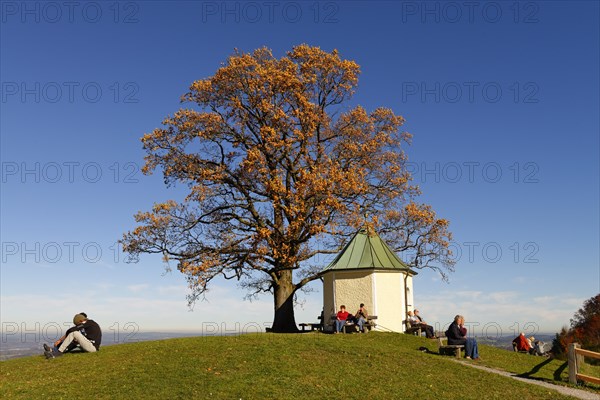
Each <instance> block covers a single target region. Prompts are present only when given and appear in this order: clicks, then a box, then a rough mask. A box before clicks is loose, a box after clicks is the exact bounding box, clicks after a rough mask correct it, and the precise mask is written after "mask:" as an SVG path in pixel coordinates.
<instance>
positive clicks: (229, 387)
mask: <svg viewBox="0 0 600 400" xmlns="http://www.w3.org/2000/svg"><path fill="white" fill-rule="evenodd" d="M423 347H426V348H428V349H429V351H428V352H424V351H419V348H423ZM480 352H481V357H482V359H483V361H481V362H479V364H480V365H486V366H491V367H494V368H496V369H503V370H506V371H510V372H515V373H520V374H528V376H529V377H530V378H532V379H538V380H545V381H549V382H553V383H560V384H562V385H566V381H567V375H566V374H567V368H565V367H564V365H563V364H564V362H562V361H558V360H549V359H546V358H543V357H534V356H528V355H523V354H515V353H512V352H508V351H505V350H501V349H496V348H493V347H490V346H481V351H480ZM0 369H1V371H0V396H1V397H2V398H3V399H31V398H52V399H61V398H62V399H70V398H77V397H80V396H82V395H88V394H89V395H93V397H94V398H97V399H112V398H122V397H124V396H127V397H128V398H153V399H177V398H194V399H196V398H197V399H290V398H297V397H303V398H311V399H312V398H314V399H317V398H328V397H343V398H349V399H358V398H373V399H393V398H403V399H424V398H444V399H459V398H460V399H481V398H486V399H503V400H505V399H520V400H525V399H563V398H565V399H566V398H569V397H566V396H563V395H561V394H559V393H558V392H556V391H554V390H550V389H545V388H541V387H538V386H534V385H529V384H527V383H522V382H517V381H514V380H512V379H510V378H506V377H502V376H499V375H496V374H492V373H488V372H485V371H480V370H477V369H474V368H470V367H469V366H465V365H461V364H460V363H457V362H456V361H455V359H454V358H453V357H447V356H440V355H438V354H437V348H436V343H435V341H432V340H428V339H424V338H418V337H414V336H410V335H404V334H392V333H379V332H372V333H369V334H365V335H359V334H353V335H325V334H321V333H316V332H313V333H307V334H247V335H239V336H229V337H224V336H221V337H192V338H177V339H168V340H159V341H151V342H139V343H130V344H122V345H116V346H108V347H103V348H102V349H101V351H100V352H98V353H94V354H68V355H64V356H62V357H59V358H56V359H53V360H46V359H44V357H43V356H42V355H40V356H32V357H25V358H20V359H14V360H8V361H4V362H2V363H1V364H0ZM598 372H599V370H593V371H591V372H590V371H588V373H592V374H595V375H598ZM587 390H590V391H597V390H598V388H593V387H588V388H587ZM598 393H600V392H598Z"/></svg>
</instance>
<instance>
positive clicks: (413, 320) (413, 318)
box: [408, 310, 437, 339]
mask: <svg viewBox="0 0 600 400" xmlns="http://www.w3.org/2000/svg"><path fill="white" fill-rule="evenodd" d="M408 323H409V324H410V327H411V328H420V329H422V330H424V331H425V336H427V338H428V339H437V336H435V333H433V326H431V325H428V324H427V322H425V320H423V318H421V316H420V315H419V310H415V311H414V312H413V311H409V312H408Z"/></svg>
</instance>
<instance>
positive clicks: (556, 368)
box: [428, 345, 600, 391]
mask: <svg viewBox="0 0 600 400" xmlns="http://www.w3.org/2000/svg"><path fill="white" fill-rule="evenodd" d="M428 347H429V348H430V349H431V350H434V349H435V346H431V345H430V346H428ZM481 347H482V348H483V349H484V350H483V352H484V353H485V355H483V354H482V355H481V358H482V361H481V362H480V363H479V364H481V365H484V366H486V367H490V368H494V369H498V370H502V371H507V372H512V373H514V374H517V375H519V376H522V377H524V378H529V379H535V380H541V381H546V382H550V383H554V384H562V385H568V382H569V367H568V365H567V362H566V361H562V360H555V359H551V358H546V357H536V356H531V355H529V354H525V353H515V352H513V351H507V350H503V349H499V348H497V347H492V346H481ZM480 353H481V351H480ZM580 372H581V373H584V374H587V375H591V376H600V366H593V365H590V364H584V365H583V366H581V368H580ZM583 386H585V387H584V389H590V390H591V391H596V390H600V387H599V386H597V385H593V384H587V383H586V384H585V385H583Z"/></svg>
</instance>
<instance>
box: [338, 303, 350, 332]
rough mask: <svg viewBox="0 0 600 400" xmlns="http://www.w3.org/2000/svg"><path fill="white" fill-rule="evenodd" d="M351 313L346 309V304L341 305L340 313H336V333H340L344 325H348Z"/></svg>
mask: <svg viewBox="0 0 600 400" xmlns="http://www.w3.org/2000/svg"><path fill="white" fill-rule="evenodd" d="M349 315H350V313H348V311H346V306H345V305H341V306H340V311H338V313H337V314H336V318H335V332H334V333H340V332H341V331H342V328H343V327H344V325H346V320H347V319H348V316H349Z"/></svg>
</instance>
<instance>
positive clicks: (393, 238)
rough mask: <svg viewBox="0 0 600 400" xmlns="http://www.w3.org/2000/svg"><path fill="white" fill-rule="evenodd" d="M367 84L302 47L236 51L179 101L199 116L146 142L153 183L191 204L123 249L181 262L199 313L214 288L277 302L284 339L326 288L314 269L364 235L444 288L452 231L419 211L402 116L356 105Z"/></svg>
mask: <svg viewBox="0 0 600 400" xmlns="http://www.w3.org/2000/svg"><path fill="white" fill-rule="evenodd" d="M358 75H359V66H358V65H357V64H356V63H355V62H353V61H349V60H344V59H342V58H340V56H339V54H338V52H337V51H333V52H326V51H323V50H321V49H319V48H316V47H310V46H307V45H300V46H297V47H294V48H293V49H292V50H291V51H290V52H288V53H287V55H286V56H284V57H281V58H276V57H274V56H273V54H272V52H271V51H270V50H268V49H266V48H261V49H258V50H256V51H254V52H253V53H241V52H236V53H235V54H233V55H232V56H231V57H229V59H228V60H227V62H226V63H225V64H224V65H223V66H221V68H219V69H218V70H217V71H216V73H215V74H214V76H212V77H209V78H206V79H202V80H199V81H196V82H194V83H193V84H192V85H191V87H190V91H189V93H187V94H185V95H184V96H183V98H182V101H184V102H187V103H191V104H194V105H195V106H194V107H193V108H185V109H180V110H179V111H177V112H176V113H175V114H174V115H172V116H169V117H167V118H166V119H165V120H164V121H163V127H162V128H159V129H155V130H154V131H153V132H152V133H149V134H146V135H145V136H144V137H143V139H142V142H143V146H144V149H145V150H146V152H147V155H146V157H145V159H146V165H145V166H144V169H143V170H144V173H147V174H150V173H152V172H153V171H154V170H156V169H159V170H161V171H162V173H163V175H164V179H165V182H166V184H167V185H170V184H173V183H176V182H179V183H183V184H185V185H187V186H188V187H189V193H188V194H187V197H185V199H182V200H181V201H180V202H176V201H167V202H164V203H160V204H155V206H154V207H153V209H152V210H151V211H148V212H140V213H138V214H137V215H136V216H135V218H136V221H137V222H138V223H139V224H140V225H139V226H138V227H137V228H135V229H134V230H133V231H131V232H128V233H126V234H125V235H124V238H123V241H122V242H123V244H124V250H125V251H126V252H128V253H129V254H130V256H131V257H133V258H136V257H137V256H139V254H140V253H161V254H163V257H164V258H165V260H167V261H169V260H173V261H175V262H176V263H177V269H178V270H179V271H180V272H181V273H183V274H185V276H186V277H187V280H188V283H189V286H190V289H191V292H190V294H189V295H188V300H189V301H190V303H193V302H194V301H195V300H196V299H197V298H198V297H199V296H201V295H202V294H203V293H204V292H205V291H206V290H207V288H208V284H209V283H210V281H211V280H213V279H214V278H215V277H218V276H223V277H225V278H227V279H232V278H235V279H239V280H240V282H241V285H242V286H243V287H245V288H247V289H249V290H250V293H251V294H253V293H259V292H263V291H268V292H272V293H273V296H274V306H275V315H274V320H273V327H272V329H273V331H275V332H292V331H296V329H297V328H296V323H295V319H294V308H293V305H294V296H295V294H296V292H297V291H298V290H299V289H302V288H304V287H305V285H306V284H308V283H309V282H311V281H313V280H315V279H317V278H318V272H319V270H320V268H322V267H323V265H319V264H318V263H315V262H314V260H315V257H316V256H317V255H319V254H322V253H333V252H335V251H337V250H339V246H340V244H341V243H342V241H343V240H344V239H345V238H347V237H348V235H350V234H352V233H354V232H355V231H356V229H357V228H359V227H360V226H362V225H365V224H366V225H367V226H369V227H370V228H372V229H373V228H374V229H377V230H379V232H380V233H381V234H382V236H383V237H384V238H385V239H387V240H389V242H390V244H392V245H393V246H394V247H395V248H396V249H397V250H399V251H406V254H410V257H409V264H410V265H411V266H413V267H415V268H424V267H431V268H434V269H437V270H438V271H439V272H441V274H442V276H443V277H445V276H446V274H445V272H447V271H452V269H453V264H454V263H453V260H452V259H451V257H450V253H449V251H448V246H449V241H450V239H451V238H450V233H449V232H448V221H446V220H444V219H437V218H436V216H435V213H434V212H433V210H432V209H431V207H429V206H427V205H424V204H417V203H416V202H414V198H415V196H417V195H418V194H419V189H418V188H417V187H416V186H413V185H411V183H410V182H411V176H410V174H409V173H408V171H407V169H406V165H405V164H406V160H407V159H406V155H405V153H404V151H403V149H402V148H403V146H404V145H405V144H406V143H407V142H408V141H409V140H410V138H411V136H410V134H408V133H406V132H402V131H400V127H401V126H402V124H403V122H404V120H403V118H402V117H400V116H397V115H395V114H394V113H393V112H392V111H391V110H390V109H388V108H378V109H375V110H373V111H371V112H368V111H367V110H365V109H364V108H362V107H360V106H356V107H353V108H350V107H349V106H348V105H347V101H348V100H349V99H350V97H351V96H352V94H353V92H354V90H355V89H356V87H357V84H358ZM196 106H197V107H196ZM366 216H368V217H366Z"/></svg>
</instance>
